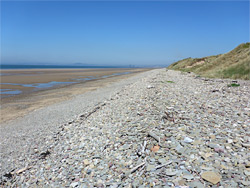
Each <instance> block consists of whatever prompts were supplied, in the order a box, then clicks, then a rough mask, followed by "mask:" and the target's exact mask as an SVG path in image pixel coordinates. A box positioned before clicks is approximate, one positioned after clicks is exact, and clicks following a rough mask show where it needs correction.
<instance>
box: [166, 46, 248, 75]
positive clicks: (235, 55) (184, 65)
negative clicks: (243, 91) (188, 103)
mask: <svg viewBox="0 0 250 188" xmlns="http://www.w3.org/2000/svg"><path fill="white" fill-rule="evenodd" d="M168 69H173V70H180V71H184V72H194V73H196V74H199V75H201V76H204V77H210V78H232V79H244V80H250V43H243V44H240V45H239V46H237V47H236V48H235V49H233V50H232V51H230V52H228V53H226V54H220V55H216V56H208V57H204V58H187V59H183V60H181V61H178V62H175V63H173V64H171V65H170V66H169V67H168Z"/></svg>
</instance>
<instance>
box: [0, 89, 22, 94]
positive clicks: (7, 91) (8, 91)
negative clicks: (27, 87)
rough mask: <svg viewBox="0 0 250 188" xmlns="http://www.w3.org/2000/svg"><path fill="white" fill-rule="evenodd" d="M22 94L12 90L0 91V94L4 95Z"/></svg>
mask: <svg viewBox="0 0 250 188" xmlns="http://www.w3.org/2000/svg"><path fill="white" fill-rule="evenodd" d="M20 93H22V91H20V90H12V89H0V94H5V95H17V94H20Z"/></svg>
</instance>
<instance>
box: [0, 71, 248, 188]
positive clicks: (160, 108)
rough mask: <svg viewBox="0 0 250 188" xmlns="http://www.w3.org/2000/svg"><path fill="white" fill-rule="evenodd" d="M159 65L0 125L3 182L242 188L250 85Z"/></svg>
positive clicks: (14, 183) (246, 82)
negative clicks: (232, 85)
mask: <svg viewBox="0 0 250 188" xmlns="http://www.w3.org/2000/svg"><path fill="white" fill-rule="evenodd" d="M234 82H237V83H238V84H240V86H239V87H229V84H231V83H232V80H222V79H207V78H202V77H197V76H196V75H194V74H192V73H181V72H177V71H170V70H169V71H166V69H156V70H152V71H148V72H144V73H141V74H139V75H137V76H135V77H131V78H129V79H126V80H123V81H119V82H117V83H115V84H112V85H109V86H108V87H104V88H101V89H98V90H96V91H93V92H89V93H85V94H83V95H81V96H76V97H75V98H74V99H72V100H70V101H65V102H63V103H60V104H56V105H52V106H49V107H46V108H44V109H41V110H38V111H36V112H33V113H31V114H29V115H28V116H26V117H24V118H23V119H19V120H18V121H16V122H12V123H10V124H8V125H4V126H2V128H1V129H2V130H1V133H2V136H1V177H0V178H1V179H0V181H1V185H3V186H6V187H8V186H9V187H11V186H14V187H15V186H16V187H21V186H24V187H181V186H186V187H214V186H216V187H246V186H248V185H250V177H249V174H250V173H249V172H250V163H249V161H250V160H249V159H250V155H249V153H250V152H249V149H250V137H249V135H250V131H249V125H250V103H249V98H250V92H249V91H250V82H249V81H241V80H237V81H234Z"/></svg>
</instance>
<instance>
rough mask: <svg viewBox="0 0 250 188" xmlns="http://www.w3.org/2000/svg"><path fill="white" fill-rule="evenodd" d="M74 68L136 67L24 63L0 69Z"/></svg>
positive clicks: (4, 65) (129, 66)
mask: <svg viewBox="0 0 250 188" xmlns="http://www.w3.org/2000/svg"><path fill="white" fill-rule="evenodd" d="M74 68H77V69H79V68H84V69H86V68H138V67H136V66H133V65H127V66H109V65H102V66H101V65H25V64H19V65H18V64H16V65H15V64H2V65H1V66H0V69H74Z"/></svg>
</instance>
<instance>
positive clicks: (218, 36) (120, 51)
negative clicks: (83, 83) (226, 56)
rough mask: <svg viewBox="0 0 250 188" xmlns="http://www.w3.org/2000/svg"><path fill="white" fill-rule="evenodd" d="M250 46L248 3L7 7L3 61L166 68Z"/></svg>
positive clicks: (3, 16)
mask: <svg viewBox="0 0 250 188" xmlns="http://www.w3.org/2000/svg"><path fill="white" fill-rule="evenodd" d="M248 41H249V1H221V2H216V1H207V2H202V1H175V2H174V1H122V2H121V1H118V2H117V1H101V2H100V1H94V2H88V1H73V2H70V1H43V2H42V1H40V2H35V1H19V2H18V1H2V2H1V63H2V64H5V63H12V64H20V63H32V64H42V63H44V64H48V63H50V64H74V63H84V64H85V63H86V64H92V65H93V64H95V65H128V64H133V65H139V66H143V65H152V66H154V65H167V64H169V63H171V62H173V61H175V60H179V59H183V58H187V57H203V56H208V55H216V54H220V53H225V52H228V51H230V50H232V49H233V48H235V47H236V46H237V45H239V44H240V43H243V42H248Z"/></svg>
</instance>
